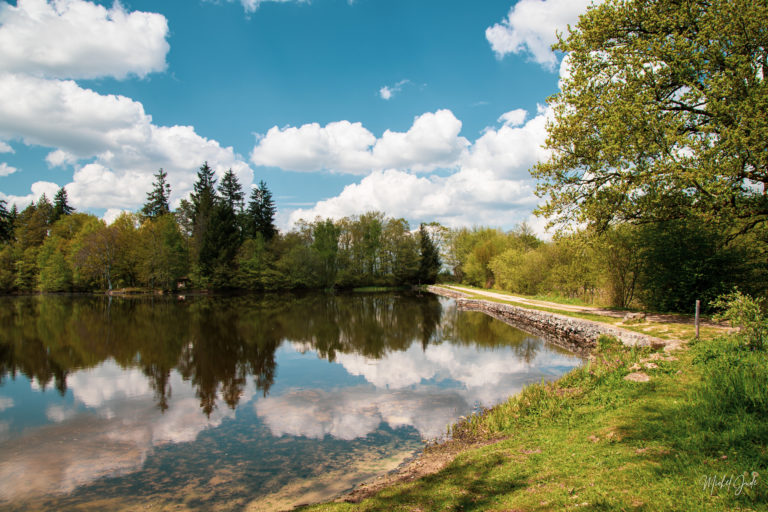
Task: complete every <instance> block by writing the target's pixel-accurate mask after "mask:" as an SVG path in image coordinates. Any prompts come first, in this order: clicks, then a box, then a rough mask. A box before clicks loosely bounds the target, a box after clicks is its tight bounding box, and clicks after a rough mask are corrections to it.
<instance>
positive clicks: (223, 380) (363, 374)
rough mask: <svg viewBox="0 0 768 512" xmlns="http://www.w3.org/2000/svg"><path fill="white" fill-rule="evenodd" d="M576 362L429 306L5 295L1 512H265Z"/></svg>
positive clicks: (365, 300)
mask: <svg viewBox="0 0 768 512" xmlns="http://www.w3.org/2000/svg"><path fill="white" fill-rule="evenodd" d="M580 363H581V359H579V358H578V357H577V356H575V355H573V354H570V353H568V352H566V351H564V350H562V349H559V348H558V347H555V346H552V345H550V344H547V343H545V342H544V341H543V340H542V339H540V338H538V337H535V336H532V335H530V334H527V333H525V332H523V331H520V330H517V329H515V328H513V327H510V326H508V325H506V324H505V323H503V322H500V321H498V320H495V319H492V318H490V317H488V316H486V315H484V314H482V313H477V312H462V311H458V310H457V308H456V305H455V302H454V301H453V300H451V299H446V298H441V297H436V296H433V295H431V294H423V295H421V294H413V293H368V294H365V293H360V294H337V295H329V294H305V295H293V294H279V295H249V296H227V297H220V296H186V297H184V296H171V297H140V298H109V297H95V296H82V297H69V296H32V297H4V298H0V508H2V509H4V510H29V509H49V510H67V509H77V510H88V509H93V510H121V509H125V510H129V509H136V508H140V507H147V508H151V509H173V510H268V509H281V508H289V507H290V506H291V505H293V504H296V503H306V502H312V501H317V500H321V499H327V498H329V497H332V496H334V495H336V494H338V493H341V492H344V491H345V490H348V489H350V488H351V487H353V486H354V485H356V484H357V483H359V482H361V481H364V480H366V479H370V478H372V477H374V476H376V475H378V474H381V473H383V472H386V471H389V470H392V469H394V468H396V467H397V466H398V465H399V464H401V463H402V462H403V461H405V460H407V459H408V458H410V457H412V456H413V455H414V454H416V453H418V451H419V450H420V449H421V448H422V447H423V445H424V442H427V441H431V440H436V439H440V438H442V437H444V436H445V433H446V430H447V428H448V426H449V425H450V424H452V423H453V422H455V421H456V420H457V419H458V418H460V417H461V416H466V415H469V414H472V413H473V412H476V411H478V410H480V409H481V408H483V407H489V406H492V405H494V404H496V403H499V402H501V401H503V400H504V399H506V398H507V397H509V396H510V395H513V394H514V393H516V392H518V391H519V390H520V389H522V387H523V386H525V385H526V384H528V383H531V382H539V381H541V380H542V379H545V380H552V379H556V378H557V377H559V376H560V375H562V374H563V373H565V372H567V371H569V370H570V369H571V368H573V367H575V366H577V365H579V364H580Z"/></svg>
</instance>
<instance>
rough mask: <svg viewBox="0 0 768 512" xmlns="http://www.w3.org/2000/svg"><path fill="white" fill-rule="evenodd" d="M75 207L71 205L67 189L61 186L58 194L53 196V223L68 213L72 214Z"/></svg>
mask: <svg viewBox="0 0 768 512" xmlns="http://www.w3.org/2000/svg"><path fill="white" fill-rule="evenodd" d="M74 212H75V209H74V208H73V207H72V206H70V205H69V198H68V197H67V189H65V188H64V187H61V188H60V189H59V190H58V191H57V192H56V195H55V196H54V197H53V213H52V214H51V221H50V222H51V223H54V222H56V221H57V220H59V219H60V218H61V217H63V216H66V215H72V214H73V213H74Z"/></svg>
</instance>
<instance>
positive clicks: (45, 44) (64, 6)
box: [0, 0, 169, 79]
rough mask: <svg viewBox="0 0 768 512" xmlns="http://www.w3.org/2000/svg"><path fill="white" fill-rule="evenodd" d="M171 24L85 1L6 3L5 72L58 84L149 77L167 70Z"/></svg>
mask: <svg viewBox="0 0 768 512" xmlns="http://www.w3.org/2000/svg"><path fill="white" fill-rule="evenodd" d="M167 36H168V22H167V20H166V19H165V17H164V16H163V15H161V14H156V13H146V12H138V11H134V12H130V13H129V12H126V11H125V10H124V9H123V7H122V6H121V5H120V3H119V2H115V4H114V5H113V7H112V8H111V9H107V8H105V7H103V6H101V5H97V4H95V3H91V2H87V1H85V0H50V1H48V0H18V2H17V3H16V5H15V6H14V5H11V4H9V3H6V2H2V3H0V62H2V63H3V66H2V67H3V70H5V71H12V72H20V73H25V74H32V75H36V76H46V77H54V78H98V77H105V76H111V77H115V78H119V79H120V78H125V77H126V76H128V75H136V76H139V77H144V76H146V75H147V74H149V73H152V72H155V71H163V70H165V68H166V63H165V57H166V54H167V53H168V50H169V45H168V42H167V41H166V37H167Z"/></svg>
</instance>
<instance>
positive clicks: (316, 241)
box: [312, 219, 341, 288]
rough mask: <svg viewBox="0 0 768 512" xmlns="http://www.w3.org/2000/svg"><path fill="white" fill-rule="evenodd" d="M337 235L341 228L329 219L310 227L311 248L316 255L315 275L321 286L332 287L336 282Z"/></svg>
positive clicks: (339, 233)
mask: <svg viewBox="0 0 768 512" xmlns="http://www.w3.org/2000/svg"><path fill="white" fill-rule="evenodd" d="M339 235H341V229H340V228H339V227H338V226H336V225H335V224H334V223H333V221H332V220H330V219H326V220H325V221H317V222H315V224H314V225H313V227H312V239H313V241H312V250H313V251H314V253H315V254H316V256H317V260H318V264H319V265H318V269H317V274H318V275H317V277H318V281H319V283H320V286H321V287H323V288H333V286H334V285H335V284H336V275H337V274H338V270H339V269H338V265H337V259H338V254H339Z"/></svg>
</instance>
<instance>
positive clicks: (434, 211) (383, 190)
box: [288, 107, 550, 234]
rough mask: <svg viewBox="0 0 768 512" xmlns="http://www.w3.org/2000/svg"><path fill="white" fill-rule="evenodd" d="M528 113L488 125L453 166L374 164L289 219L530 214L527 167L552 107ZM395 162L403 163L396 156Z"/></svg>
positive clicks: (492, 220)
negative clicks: (425, 169)
mask: <svg viewBox="0 0 768 512" xmlns="http://www.w3.org/2000/svg"><path fill="white" fill-rule="evenodd" d="M524 114H525V113H524V111H521V110H515V111H511V112H508V113H507V114H504V115H502V116H501V118H500V119H499V122H503V123H504V124H503V125H502V126H501V127H499V128H487V129H486V130H485V132H484V133H483V135H482V136H480V138H478V139H477V140H476V141H475V142H474V143H473V144H469V145H467V146H465V148H464V149H463V151H461V153H460V154H459V156H458V158H457V159H456V161H455V162H453V164H452V165H454V166H456V167H457V170H456V171H455V172H453V173H452V174H449V175H447V176H444V175H436V174H431V175H429V174H428V175H416V174H414V173H413V172H410V171H409V170H408V169H407V167H406V166H397V168H391V169H386V170H377V171H374V172H373V173H371V174H370V175H368V176H366V177H364V178H363V179H362V180H361V181H360V182H358V183H353V184H350V185H348V186H346V187H345V188H344V189H343V190H342V192H341V193H340V194H339V195H337V196H335V197H331V198H328V199H325V200H322V201H320V202H318V203H317V204H315V205H314V206H313V207H312V208H303V209H297V210H294V211H293V212H291V213H290V215H289V217H288V223H289V224H293V223H295V222H296V221H298V220H300V219H305V220H311V219H314V218H315V217H317V216H320V217H323V218H340V217H345V216H350V215H359V214H362V213H365V212H367V211H371V210H379V211H383V212H386V213H387V215H390V216H393V217H404V218H407V219H409V220H412V221H425V222H429V221H433V220H436V221H438V222H440V223H442V224H444V225H447V226H451V227H458V226H471V225H474V224H482V225H494V226H498V225H501V226H504V227H512V226H513V225H515V224H517V223H520V222H523V221H530V216H531V211H532V210H533V209H534V208H535V206H536V205H537V202H538V199H537V198H536V196H535V194H534V189H535V183H534V180H533V179H532V178H531V176H530V174H529V172H528V171H529V169H530V168H531V167H532V166H533V165H534V164H535V163H536V162H537V161H539V160H540V159H542V158H545V157H546V152H545V150H544V149H543V148H542V145H543V143H544V141H545V139H546V122H547V119H548V117H549V116H550V111H549V110H548V109H546V108H544V107H541V108H540V109H539V111H538V113H537V115H536V116H535V117H533V118H531V119H530V120H528V121H527V122H525V123H524V124H520V123H523V121H524V119H525V115H524ZM414 126H415V124H414ZM411 131H413V129H412V130H411ZM409 133H410V132H409ZM384 140H385V137H382V139H380V140H379V142H377V147H379V144H381V146H380V147H383V148H384V147H387V146H386V144H384V143H383V141H384ZM388 149H389V151H391V154H392V155H397V154H398V150H397V149H396V144H392V146H391V147H390V148H388ZM400 154H401V155H402V154H404V153H403V152H402V151H401V152H400ZM392 163H394V164H397V163H398V162H397V159H396V157H394V156H393V158H392ZM434 167H437V166H434ZM542 234H543V233H542Z"/></svg>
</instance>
